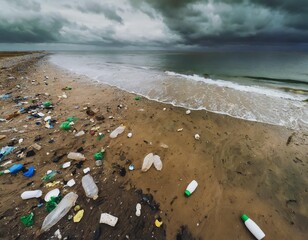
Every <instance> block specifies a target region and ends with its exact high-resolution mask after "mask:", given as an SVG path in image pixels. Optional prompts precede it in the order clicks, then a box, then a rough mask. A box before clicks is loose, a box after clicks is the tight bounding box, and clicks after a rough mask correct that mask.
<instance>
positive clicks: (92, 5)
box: [77, 1, 123, 23]
mask: <svg viewBox="0 0 308 240" xmlns="http://www.w3.org/2000/svg"><path fill="white" fill-rule="evenodd" d="M77 9H78V10H80V11H81V12H85V13H96V14H100V13H102V14H104V16H105V17H106V18H108V19H109V20H113V21H116V22H119V23H122V22H123V19H122V18H121V17H120V16H119V15H118V14H117V13H116V10H117V9H115V8H112V7H111V6H108V5H106V4H104V5H102V4H101V3H99V2H93V1H90V2H88V1H86V2H85V3H84V5H82V6H78V7H77Z"/></svg>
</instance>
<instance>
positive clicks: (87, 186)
mask: <svg viewBox="0 0 308 240" xmlns="http://www.w3.org/2000/svg"><path fill="white" fill-rule="evenodd" d="M81 183H82V187H83V189H84V191H85V193H86V196H87V197H89V198H93V200H95V199H97V198H98V187H97V186H96V184H95V182H94V180H93V178H92V176H91V175H90V174H87V175H85V176H83V177H82V179H81Z"/></svg>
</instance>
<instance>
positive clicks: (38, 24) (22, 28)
mask: <svg viewBox="0 0 308 240" xmlns="http://www.w3.org/2000/svg"><path fill="white" fill-rule="evenodd" d="M65 23H66V20H65V19H61V18H59V17H55V16H45V17H33V18H28V19H27V18H25V19H20V20H16V21H8V20H6V19H0V33H1V37H0V42H3V43H5V42H9V43H10V42H15V43H23V42H34V43H40V42H55V41H57V40H58V39H59V37H60V34H59V31H60V29H61V28H62V26H63V24H65Z"/></svg>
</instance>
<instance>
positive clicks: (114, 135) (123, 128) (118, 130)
mask: <svg viewBox="0 0 308 240" xmlns="http://www.w3.org/2000/svg"><path fill="white" fill-rule="evenodd" d="M124 130H125V126H124V125H123V124H121V125H120V126H119V127H117V128H116V129H115V130H113V131H112V132H111V133H110V137H111V138H116V137H117V136H118V135H119V134H121V133H122V132H124Z"/></svg>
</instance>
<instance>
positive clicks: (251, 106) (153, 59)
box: [50, 51, 308, 130]
mask: <svg viewBox="0 0 308 240" xmlns="http://www.w3.org/2000/svg"><path fill="white" fill-rule="evenodd" d="M50 61H51V62H52V63H54V64H56V65H58V66H60V67H61V68H64V69H66V70H69V71H72V72H74V73H77V74H81V75H85V76H87V77H89V78H90V79H92V80H93V81H96V82H101V83H105V84H109V85H112V86H116V87H118V88H120V89H123V90H125V91H128V92H133V93H136V94H139V95H142V96H144V97H147V98H149V99H152V100H156V101H159V102H165V103H171V104H173V105H175V106H182V107H186V108H189V109H197V110H200V109H206V110H208V111H212V112H216V113H220V114H227V115H230V116H232V117H235V118H241V119H246V120H249V121H257V122H263V123H269V124H274V125H281V126H286V127H288V128H291V129H299V130H301V129H303V130H307V129H308V102H307V101H305V100H307V99H308V53H307V52H291V51H287V52H269V51H267V52H253V51H246V52H231V51H229V52H166V51H99V52H93V51H90V52H86V51H80V52H79V51H74V52H55V53H54V54H52V55H51V56H50Z"/></svg>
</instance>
